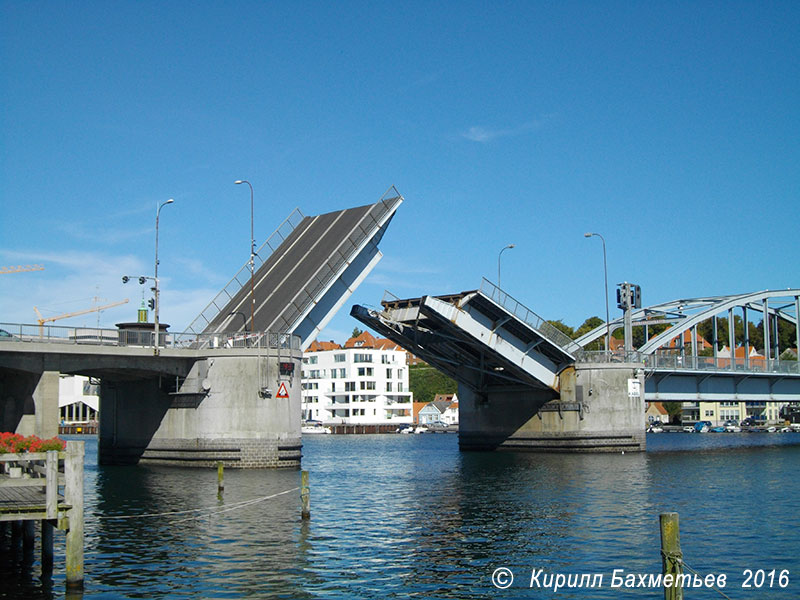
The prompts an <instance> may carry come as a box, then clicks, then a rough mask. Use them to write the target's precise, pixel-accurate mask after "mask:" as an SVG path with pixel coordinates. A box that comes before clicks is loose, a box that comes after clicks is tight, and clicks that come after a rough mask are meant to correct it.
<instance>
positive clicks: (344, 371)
mask: <svg viewBox="0 0 800 600" xmlns="http://www.w3.org/2000/svg"><path fill="white" fill-rule="evenodd" d="M345 377H347V369H339V379H344V378H345Z"/></svg>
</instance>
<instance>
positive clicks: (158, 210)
mask: <svg viewBox="0 0 800 600" xmlns="http://www.w3.org/2000/svg"><path fill="white" fill-rule="evenodd" d="M173 202H175V200H173V199H172V198H170V199H169V200H167V201H166V202H162V203H161V205H160V206H159V207H158V209H156V269H155V277H154V278H153V282H154V292H155V306H154V311H155V318H154V319H153V321H154V322H155V326H154V330H155V334H156V337H155V340H154V341H153V354H158V219H159V216H160V215H161V209H162V208H164V207H165V206H166V205H167V204H172V203H173Z"/></svg>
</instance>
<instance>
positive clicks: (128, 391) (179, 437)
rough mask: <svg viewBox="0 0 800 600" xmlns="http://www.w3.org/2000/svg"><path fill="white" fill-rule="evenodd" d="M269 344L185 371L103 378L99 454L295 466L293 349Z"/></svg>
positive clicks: (198, 463)
mask: <svg viewBox="0 0 800 600" xmlns="http://www.w3.org/2000/svg"><path fill="white" fill-rule="evenodd" d="M271 352H272V353H271V354H264V355H262V356H258V355H256V356H253V355H242V356H213V357H209V358H206V359H204V360H199V361H197V362H196V363H195V364H194V365H193V367H192V369H191V371H190V372H189V374H188V375H187V376H186V377H185V378H168V377H151V378H147V379H138V380H133V381H126V380H113V379H111V378H108V377H106V378H104V379H103V382H102V386H101V398H102V400H101V402H102V404H101V406H102V410H101V411H100V437H99V457H98V459H99V462H100V463H101V464H138V463H141V464H162V465H173V466H189V467H215V466H216V464H217V462H222V463H223V465H224V466H225V467H233V468H236V467H239V468H276V467H284V468H293V469H298V468H299V467H300V456H301V448H302V444H301V439H300V414H301V410H300V366H299V365H300V360H299V359H300V353H299V351H296V352H295V354H296V356H293V357H287V356H286V354H285V353H284V354H283V356H281V355H279V354H278V353H276V352H274V351H271ZM289 365H293V366H291V367H289Z"/></svg>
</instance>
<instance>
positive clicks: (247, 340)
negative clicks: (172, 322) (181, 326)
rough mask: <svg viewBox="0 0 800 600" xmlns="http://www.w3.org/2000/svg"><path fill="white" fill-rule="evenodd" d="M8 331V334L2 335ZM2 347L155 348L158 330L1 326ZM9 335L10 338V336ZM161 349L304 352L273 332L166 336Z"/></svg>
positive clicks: (286, 335) (162, 337) (296, 341)
mask: <svg viewBox="0 0 800 600" xmlns="http://www.w3.org/2000/svg"><path fill="white" fill-rule="evenodd" d="M2 332H5V333H2ZM0 333H2V335H0V344H9V343H15V342H17V343H33V342H40V343H41V342H44V343H50V344H77V345H82V346H83V345H87V346H117V347H145V348H152V347H153V339H154V337H155V335H154V334H155V332H154V331H141V330H130V329H102V328H96V327H64V326H58V325H44V326H40V325H38V324H37V325H34V324H25V323H0ZM6 334H7V335H6ZM158 337H159V347H161V348H180V349H188V350H198V349H206V348H212V349H216V348H280V349H289V350H300V337H299V336H296V335H293V334H290V333H285V332H271V331H254V332H246V333H242V332H223V333H188V332H184V333H166V332H162V333H161V334H160V335H159V336H158ZM0 349H2V345H0Z"/></svg>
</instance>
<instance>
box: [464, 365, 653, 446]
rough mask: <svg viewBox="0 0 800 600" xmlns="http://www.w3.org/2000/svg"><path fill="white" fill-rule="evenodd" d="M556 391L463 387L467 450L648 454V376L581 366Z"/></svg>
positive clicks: (628, 368)
mask: <svg viewBox="0 0 800 600" xmlns="http://www.w3.org/2000/svg"><path fill="white" fill-rule="evenodd" d="M559 380H560V397H559V398H556V399H553V392H552V391H551V390H535V389H531V388H523V387H518V388H513V387H489V388H488V389H487V393H486V394H485V395H480V394H477V393H475V392H474V391H472V390H471V389H470V388H468V387H466V386H464V385H459V390H458V399H459V421H460V423H459V446H460V448H461V449H462V450H527V451H539V452H622V451H625V452H630V451H634V452H636V451H643V450H645V430H644V410H645V408H644V372H643V369H642V368H641V365H638V364H632V363H610V364H604V363H592V364H588V363H587V364H581V363H578V364H576V365H575V367H570V368H568V369H566V370H565V371H563V372H562V373H561V374H560V376H559Z"/></svg>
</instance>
